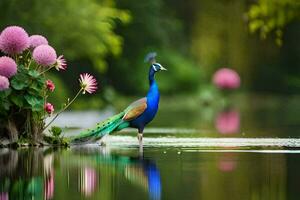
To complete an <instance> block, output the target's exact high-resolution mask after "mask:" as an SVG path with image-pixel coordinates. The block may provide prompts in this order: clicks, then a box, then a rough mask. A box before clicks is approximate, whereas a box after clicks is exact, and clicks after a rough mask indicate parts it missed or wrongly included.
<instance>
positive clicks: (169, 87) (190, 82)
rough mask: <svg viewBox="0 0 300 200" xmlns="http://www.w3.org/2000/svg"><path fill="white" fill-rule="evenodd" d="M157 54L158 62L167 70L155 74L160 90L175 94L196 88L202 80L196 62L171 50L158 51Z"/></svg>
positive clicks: (193, 90) (192, 90)
mask: <svg viewBox="0 0 300 200" xmlns="http://www.w3.org/2000/svg"><path fill="white" fill-rule="evenodd" d="M158 54H159V58H160V59H159V60H160V61H159V62H160V63H161V64H162V65H163V66H165V67H166V68H167V70H168V71H166V72H164V71H163V72H160V73H162V74H159V75H158V76H157V79H158V80H159V81H160V89H161V91H162V92H165V93H169V94H176V93H187V92H195V91H196V90H197V88H198V86H199V85H200V81H201V80H203V77H202V76H201V75H202V74H201V72H200V68H199V67H198V66H197V64H195V63H193V62H192V61H190V60H188V59H186V58H184V56H182V55H180V54H179V53H177V52H176V51H173V50H163V51H158Z"/></svg>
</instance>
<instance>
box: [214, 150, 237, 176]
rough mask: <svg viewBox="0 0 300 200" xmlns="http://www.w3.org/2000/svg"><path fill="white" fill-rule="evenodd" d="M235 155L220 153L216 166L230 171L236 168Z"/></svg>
mask: <svg viewBox="0 0 300 200" xmlns="http://www.w3.org/2000/svg"><path fill="white" fill-rule="evenodd" d="M236 166H237V163H236V157H235V155H234V154H231V153H224V154H222V155H221V157H220V158H219V161H218V168H219V169H220V170H221V171H222V172H232V171H233V170H235V169H236Z"/></svg>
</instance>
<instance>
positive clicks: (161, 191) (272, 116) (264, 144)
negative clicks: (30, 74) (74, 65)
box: [0, 98, 300, 200]
mask: <svg viewBox="0 0 300 200" xmlns="http://www.w3.org/2000/svg"><path fill="white" fill-rule="evenodd" d="M265 99H266V98H262V100H261V99H256V98H251V99H250V98H249V99H248V98H246V99H244V100H243V101H240V102H243V103H242V104H237V105H236V106H235V107H231V108H226V109H220V108H212V107H201V106H199V105H197V103H195V102H194V103H193V102H192V103H191V102H184V104H179V103H180V102H182V101H175V103H174V102H173V101H168V104H164V103H163V101H162V105H161V109H160V111H159V113H158V116H157V118H156V119H155V121H153V123H152V124H151V126H149V127H148V128H147V129H146V130H145V135H144V141H143V144H144V149H143V153H141V152H140V151H139V146H138V141H137V138H136V131H135V130H132V129H127V130H124V131H122V132H120V133H117V134H114V135H112V136H109V137H106V138H105V139H104V141H103V143H104V144H105V146H102V147H101V146H99V145H98V144H93V145H85V146H73V147H71V148H69V149H53V148H43V149H41V148H40V149H27V148H24V149H18V150H9V149H0V166H1V170H0V200H6V199H105V200H110V199H133V200H134V199H138V200H143V199H151V200H158V199H175V200H176V199H180V200H182V199H205V200H214V199H218V200H219V199H232V200H235V199H236V200H240V199H253V200H256V199H257V200H258V199H263V200H268V199H270V200H277V199H280V200H285V199H298V197H299V192H298V191H299V187H298V185H299V184H298V182H299V178H300V175H299V173H298V172H299V168H300V149H299V147H300V138H299V134H300V119H299V117H298V113H299V111H300V104H299V103H297V102H299V101H296V100H295V99H281V98H279V99H271V100H268V101H267V102H265ZM114 112H115V110H114V109H111V108H109V109H106V110H104V111H103V112H95V111H92V112H84V113H82V112H77V113H67V114H65V115H63V116H62V117H61V118H59V121H58V122H57V125H61V126H67V127H72V128H85V127H90V126H92V125H93V124H94V123H96V122H97V121H98V120H101V119H103V118H105V117H107V116H109V115H111V114H113V113H114ZM83 116H84V117H83ZM83 118H84V119H85V120H84V122H82V119H83ZM78 131H80V130H76V129H71V130H69V131H67V133H66V135H74V134H76V133H78Z"/></svg>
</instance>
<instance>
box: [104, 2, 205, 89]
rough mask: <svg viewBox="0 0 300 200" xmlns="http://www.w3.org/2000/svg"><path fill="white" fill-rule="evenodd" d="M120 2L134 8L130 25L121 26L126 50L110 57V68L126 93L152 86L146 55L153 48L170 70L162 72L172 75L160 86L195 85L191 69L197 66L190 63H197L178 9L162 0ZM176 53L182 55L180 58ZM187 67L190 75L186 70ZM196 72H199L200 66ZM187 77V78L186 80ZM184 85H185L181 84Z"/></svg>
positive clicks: (115, 82) (112, 80)
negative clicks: (172, 7)
mask: <svg viewBox="0 0 300 200" xmlns="http://www.w3.org/2000/svg"><path fill="white" fill-rule="evenodd" d="M117 6H118V7H120V8H121V9H126V10H130V14H131V16H132V21H131V23H130V24H129V25H126V26H120V27H119V28H118V29H117V32H119V33H120V35H121V36H122V37H123V38H124V51H123V52H124V53H123V54H122V55H121V56H120V57H118V58H113V59H110V61H109V63H110V65H111V66H112V67H111V68H109V71H108V74H109V77H110V80H109V81H110V83H112V85H113V86H114V87H115V88H116V89H117V90H118V91H121V92H122V93H125V94H136V93H140V94H144V93H145V91H146V90H147V88H148V77H147V74H148V70H149V64H148V63H147V64H145V63H144V62H143V61H144V56H145V55H146V54H147V53H148V52H149V51H157V52H158V57H157V61H158V62H159V63H161V64H163V65H165V66H166V67H167V68H168V70H169V71H168V72H167V73H166V74H165V75H161V76H168V77H169V79H168V80H167V79H165V81H163V82H164V83H163V85H164V86H162V87H161V86H160V87H161V88H163V90H164V91H166V92H169V93H173V92H175V89H174V88H176V87H177V86H179V85H180V84H181V83H183V82H185V83H186V82H188V85H193V84H194V83H195V82H194V81H195V78H194V76H191V73H190V72H191V71H192V70H190V69H192V68H193V67H190V66H191V65H193V64H191V63H192V62H190V61H188V60H190V59H191V58H190V57H189V56H187V55H188V53H187V52H186V49H187V46H186V44H187V42H186V39H187V38H186V37H185V36H184V32H183V24H182V22H181V21H180V20H179V19H178V18H177V17H176V16H175V14H174V13H171V12H168V11H169V10H170V9H169V7H168V6H167V5H165V4H164V2H163V1H162V0H152V1H135V0H118V1H117ZM160 52H162V53H163V55H161V54H160ZM174 54H176V56H179V57H180V58H179V59H177V58H176V56H174ZM163 59H165V60H163ZM164 61H166V62H164ZM179 62H182V63H179ZM169 64H170V65H169ZM185 64H187V66H186V65H185ZM185 69H186V70H187V74H186V75H184V73H183V74H182V72H183V71H184V70H185ZM194 72H195V74H196V75H195V76H197V70H195V71H194ZM183 76H186V77H183ZM177 78H180V79H181V80H179V82H180V83H179V84H176V82H177V81H178V80H177ZM185 78H187V79H186V80H184V81H183V80H182V79H185ZM188 78H192V79H191V80H188ZM171 80H172V81H171ZM197 80H199V78H197ZM167 81H171V82H168V83H167ZM174 84H175V86H174ZM196 85H197V84H196ZM182 87H183V85H181V86H180V87H179V88H182Z"/></svg>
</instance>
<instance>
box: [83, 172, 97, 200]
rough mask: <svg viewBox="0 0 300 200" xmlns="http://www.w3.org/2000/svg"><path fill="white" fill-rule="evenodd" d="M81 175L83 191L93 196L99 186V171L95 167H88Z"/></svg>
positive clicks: (86, 194)
mask: <svg viewBox="0 0 300 200" xmlns="http://www.w3.org/2000/svg"><path fill="white" fill-rule="evenodd" d="M81 176H82V177H81V191H82V192H83V194H84V195H85V196H87V197H88V196H91V195H92V193H93V192H94V191H95V189H96V186H97V172H96V171H95V170H94V169H93V168H89V167H86V168H84V170H83V173H82V174H81Z"/></svg>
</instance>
